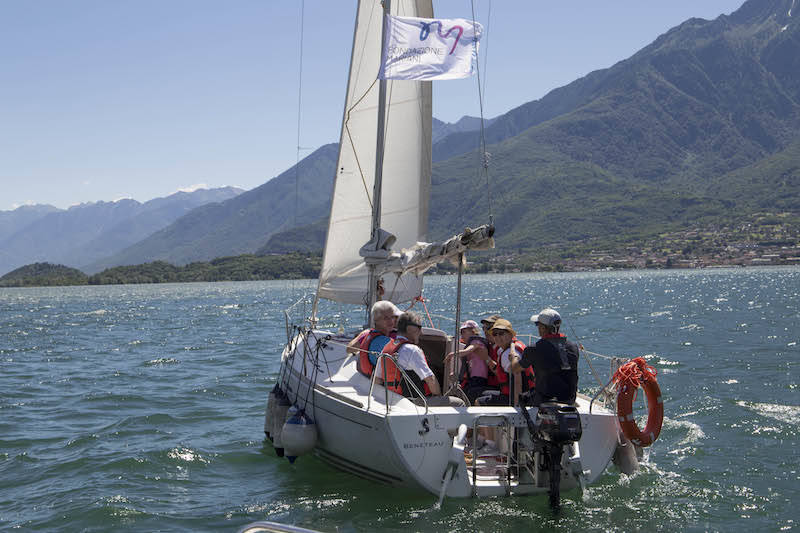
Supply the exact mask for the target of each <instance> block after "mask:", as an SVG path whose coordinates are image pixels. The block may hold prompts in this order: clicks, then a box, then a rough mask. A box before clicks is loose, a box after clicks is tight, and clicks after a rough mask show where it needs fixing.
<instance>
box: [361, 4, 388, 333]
mask: <svg viewBox="0 0 800 533" xmlns="http://www.w3.org/2000/svg"><path fill="white" fill-rule="evenodd" d="M382 4H383V18H382V20H381V51H383V50H384V48H385V47H386V15H388V14H391V9H392V8H391V0H383V2H382ZM381 53H382V52H381ZM385 130H386V80H385V79H380V80H378V134H377V136H376V138H377V141H376V144H375V183H374V184H373V187H372V232H371V233H370V240H372V241H375V240H377V238H378V229H379V228H380V227H381V195H382V187H383V152H384V144H385V139H384V132H385ZM367 268H368V271H369V275H368V276H367V283H368V291H369V292H368V295H369V296H368V299H367V310H366V314H367V318H366V321H365V323H366V324H367V325H369V326H371V325H372V315H371V313H370V311H371V310H372V305H373V304H374V303H375V302H376V301H377V299H378V277H377V276H376V275H375V269H376V266H375V265H368V266H367Z"/></svg>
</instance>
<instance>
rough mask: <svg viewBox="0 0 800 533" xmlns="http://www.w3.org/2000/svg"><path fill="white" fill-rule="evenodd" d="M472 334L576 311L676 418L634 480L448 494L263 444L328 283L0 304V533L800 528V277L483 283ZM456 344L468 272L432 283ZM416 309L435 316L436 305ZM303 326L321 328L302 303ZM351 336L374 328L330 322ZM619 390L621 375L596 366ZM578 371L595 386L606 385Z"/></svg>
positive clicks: (78, 293)
mask: <svg viewBox="0 0 800 533" xmlns="http://www.w3.org/2000/svg"><path fill="white" fill-rule="evenodd" d="M464 283H465V288H464V310H465V312H464V313H463V315H462V316H463V317H464V318H480V317H482V316H484V315H486V314H490V313H494V312H499V313H501V314H502V315H504V316H506V317H508V318H510V319H511V321H512V322H513V323H514V325H515V326H516V329H517V330H518V331H519V332H521V333H524V332H528V333H530V332H532V330H533V328H532V324H530V323H529V322H528V318H529V316H530V315H531V314H532V313H533V312H536V311H538V310H539V309H540V308H542V307H544V306H552V307H555V308H556V309H558V310H559V311H560V312H561V313H562V315H563V316H564V319H565V327H564V330H565V332H566V333H567V335H568V336H570V337H572V338H575V337H577V338H578V339H579V340H580V341H581V342H582V343H583V344H584V345H585V346H586V348H587V349H589V350H591V351H593V352H597V353H601V354H608V355H624V356H638V355H644V356H646V357H647V359H648V361H649V363H650V364H651V365H653V366H654V367H655V368H656V369H657V370H658V379H659V383H660V385H661V390H662V393H663V397H664V401H665V421H664V427H663V430H662V432H661V436H660V438H659V440H658V441H657V442H656V443H655V445H654V446H653V447H652V448H651V449H650V450H651V451H650V455H649V462H648V463H646V464H645V465H644V466H643V469H642V470H641V471H640V472H639V473H638V474H636V475H634V476H632V477H627V476H624V475H621V474H620V473H619V472H618V471H617V470H616V469H615V468H614V467H613V466H611V467H610V468H609V469H608V471H607V472H606V473H605V474H604V476H603V477H602V478H601V481H600V482H599V483H597V484H595V485H593V486H592V487H590V488H589V489H588V490H587V491H586V492H585V493H583V494H581V493H579V492H577V491H573V492H568V493H566V494H565V495H564V500H563V512H562V514H561V516H560V517H558V518H554V517H553V516H552V515H551V514H550V512H549V510H548V508H547V503H546V497H515V498H498V499H486V500H445V503H444V505H443V506H442V508H441V509H439V510H434V508H433V507H434V503H435V500H436V498H435V497H434V496H432V495H429V494H427V493H418V492H415V491H411V490H406V489H387V488H386V487H385V486H381V485H375V484H372V483H370V482H368V481H364V480H361V479H358V478H354V477H351V476H349V475H346V474H342V473H339V472H337V471H335V470H332V469H331V468H330V467H328V466H327V465H325V464H324V463H322V462H320V461H319V460H317V459H315V458H313V457H302V458H300V459H299V460H298V461H297V462H296V463H295V464H294V465H290V464H289V463H288V462H287V461H286V460H284V459H279V458H277V457H276V456H275V453H274V452H273V450H272V448H271V446H270V445H268V444H265V441H264V434H263V412H264V405H265V400H266V396H267V393H268V391H269V390H270V389H271V388H272V386H273V384H274V383H275V380H276V378H277V373H278V368H279V353H280V350H281V348H282V345H283V343H284V342H285V339H286V333H285V320H284V315H283V310H284V309H285V308H286V307H288V306H289V304H291V303H293V302H294V301H295V300H297V298H298V297H299V296H300V295H301V293H303V292H304V291H312V290H313V288H314V284H313V283H312V282H310V281H299V282H283V281H281V282H278V281H276V282H248V283H213V284H212V283H209V284H205V283H198V284H175V285H152V286H144V285H129V286H104V287H71V288H62V287H58V288H32V289H0V530H9V529H13V528H18V529H20V530H25V531H29V530H37V531H39V530H41V531H52V530H66V531H109V530H130V531H236V530H237V529H238V528H239V527H241V526H242V525H244V524H246V523H249V522H252V521H256V520H274V521H280V522H286V523H291V524H295V525H301V526H304V527H310V528H315V529H319V530H322V531H337V530H338V531H369V530H374V529H382V530H387V531H463V532H470V533H471V532H474V531H503V530H506V531H511V530H518V531H522V530H529V531H530V530H532V531H537V530H541V531H544V530H551V529H553V528H554V527H555V528H557V529H558V530H559V531H635V530H676V531H677V530H688V531H709V530H710V531H734V530H739V531H744V530H753V529H756V530H758V529H760V530H768V531H779V530H792V529H797V528H798V526H800V509H798V506H800V473H798V469H800V457H799V454H798V449H799V448H798V445H799V444H800V442H798V434H799V433H800V389H798V386H799V383H800V377H798V355H800V347H799V346H798V342H800V269H797V268H764V269H731V270H725V269H721V270H698V271H658V272H605V273H569V274H539V275H536V274H521V275H508V276H466V277H465V280H464ZM425 295H426V298H427V299H428V300H429V302H428V309H429V311H430V312H431V314H432V315H435V316H434V321H435V322H436V325H437V326H439V327H442V328H444V329H447V331H451V330H452V329H453V324H452V321H447V320H445V319H444V318H441V317H453V316H454V311H453V307H454V306H453V303H454V301H455V300H454V298H455V277H452V276H448V277H429V278H428V279H427V280H426V291H425ZM418 305H419V304H418ZM298 312H300V313H302V312H308V310H307V309H302V308H300V309H298ZM324 314H325V315H326V316H334V315H335V316H336V317H337V319H338V320H343V321H347V322H348V324H349V325H351V326H352V325H356V324H358V323H359V321H360V320H359V319H360V317H361V313H358V312H356V311H355V310H353V311H348V310H345V309H341V308H339V307H338V306H333V305H331V306H328V307H327V308H326V309H325V310H324ZM592 363H593V365H594V366H595V368H596V369H597V370H598V371H599V372H600V373H601V374H602V377H603V378H606V377H607V374H608V362H607V361H605V360H603V359H600V358H595V359H593V360H592ZM596 387H597V386H596V381H595V380H594V379H593V378H592V376H591V374H590V373H589V371H588V365H587V364H586V362H585V361H584V362H582V363H581V390H583V391H590V392H591V391H593V390H596Z"/></svg>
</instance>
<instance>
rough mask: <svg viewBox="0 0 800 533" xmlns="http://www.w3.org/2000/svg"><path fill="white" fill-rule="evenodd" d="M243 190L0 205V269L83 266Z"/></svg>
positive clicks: (206, 190) (220, 189) (225, 188)
mask: <svg viewBox="0 0 800 533" xmlns="http://www.w3.org/2000/svg"><path fill="white" fill-rule="evenodd" d="M241 192H242V189H238V188H236V187H224V188H219V189H199V190H196V191H193V192H177V193H175V194H172V195H170V196H167V197H165V198H156V199H154V200H150V201H148V202H145V203H140V202H137V201H136V200H131V199H125V200H118V201H116V202H96V203H87V204H81V205H77V206H72V207H70V208H69V209H57V208H55V207H53V206H49V205H34V206H22V207H19V208H17V209H15V210H13V211H0V272H3V273H5V272H8V271H11V270H13V269H15V268H17V267H19V266H22V265H25V264H29V263H34V262H41V261H47V262H51V263H60V264H65V265H68V266H73V267H82V266H84V265H87V264H88V263H90V262H92V261H96V260H98V259H100V258H102V257H105V256H108V255H110V254H112V253H114V252H116V251H118V250H121V249H123V248H126V247H127V246H130V245H131V244H133V243H135V242H137V241H139V240H141V239H144V238H145V237H147V236H148V235H150V234H151V233H153V232H154V231H156V230H157V229H161V228H163V227H165V226H168V225H169V224H171V223H172V222H173V221H175V220H176V219H178V218H180V217H181V216H183V215H185V214H186V213H188V212H190V211H191V210H193V209H194V208H196V207H198V206H201V205H204V204H209V203H214V202H221V201H224V200H227V199H229V198H232V197H234V196H236V195H238V194H239V193H241Z"/></svg>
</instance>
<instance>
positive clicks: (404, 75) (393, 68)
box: [379, 16, 483, 80]
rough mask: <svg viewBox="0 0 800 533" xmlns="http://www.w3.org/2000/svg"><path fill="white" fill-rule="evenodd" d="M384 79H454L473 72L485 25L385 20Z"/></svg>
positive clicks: (444, 21)
mask: <svg viewBox="0 0 800 533" xmlns="http://www.w3.org/2000/svg"><path fill="white" fill-rule="evenodd" d="M384 24H385V31H386V43H385V45H384V48H383V55H382V56H381V71H380V74H379V77H380V78H381V79H384V80H454V79H458V78H467V77H469V76H471V75H472V73H473V70H474V69H473V64H474V62H475V61H477V57H478V41H479V40H480V38H481V34H482V33H483V26H481V25H480V24H478V23H477V22H475V23H473V22H472V21H469V20H466V19H424V18H418V17H393V16H387V17H386V18H385V22H384Z"/></svg>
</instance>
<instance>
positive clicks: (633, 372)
mask: <svg viewBox="0 0 800 533" xmlns="http://www.w3.org/2000/svg"><path fill="white" fill-rule="evenodd" d="M656 374H657V372H656V369H655V368H653V367H652V366H650V365H648V364H647V361H645V360H644V358H642V357H636V358H635V359H632V360H630V361H628V362H627V363H625V364H624V365H622V366H621V367H619V368H618V369H617V371H616V372H615V373H614V377H613V381H614V382H615V383H616V386H617V391H618V392H617V416H618V417H619V425H620V428H621V429H622V432H623V433H624V434H625V436H626V437H627V438H628V439H630V441H631V442H633V443H634V444H636V445H637V446H641V447H645V446H650V445H651V444H653V442H655V440H656V439H657V438H658V435H659V433H660V432H661V425H662V423H663V421H664V402H663V400H662V398H661V389H660V387H659V386H658V381H657V380H656ZM639 387H641V388H642V389H643V390H644V392H645V394H646V395H647V410H648V413H647V425H646V426H645V428H644V430H640V429H639V426H638V425H637V424H636V420H635V419H634V416H633V402H634V401H635V400H636V396H637V394H638V392H639Z"/></svg>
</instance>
